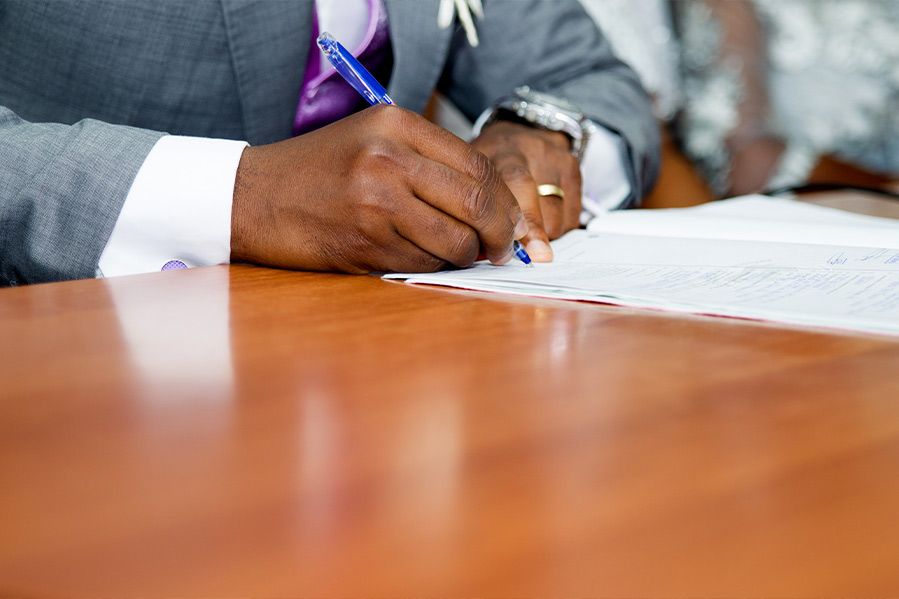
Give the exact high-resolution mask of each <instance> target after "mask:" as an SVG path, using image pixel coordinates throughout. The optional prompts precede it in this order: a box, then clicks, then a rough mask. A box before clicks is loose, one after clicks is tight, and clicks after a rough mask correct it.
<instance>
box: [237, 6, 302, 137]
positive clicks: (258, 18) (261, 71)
mask: <svg viewBox="0 0 899 599" xmlns="http://www.w3.org/2000/svg"><path fill="white" fill-rule="evenodd" d="M220 2H221V4H222V10H223V13H224V19H225V28H226V30H227V32H228V40H229V44H230V47H231V57H232V62H233V65H234V75H235V77H236V79H237V87H238V93H239V94H240V100H241V108H242V113H243V128H244V133H245V135H246V139H247V141H249V142H250V143H251V144H263V143H271V142H273V141H278V140H281V139H285V138H287V137H289V136H290V134H291V129H292V125H293V117H294V114H295V112H296V105H297V100H298V99H299V94H300V85H301V84H302V80H303V70H304V69H305V67H306V57H307V55H308V52H309V41H310V40H309V38H310V36H311V35H312V6H313V2H312V0H292V1H287V0H220Z"/></svg>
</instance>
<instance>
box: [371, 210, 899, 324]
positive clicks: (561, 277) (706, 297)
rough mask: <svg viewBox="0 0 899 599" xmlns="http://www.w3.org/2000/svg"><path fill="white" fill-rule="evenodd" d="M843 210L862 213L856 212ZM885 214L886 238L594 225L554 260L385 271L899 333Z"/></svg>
mask: <svg viewBox="0 0 899 599" xmlns="http://www.w3.org/2000/svg"><path fill="white" fill-rule="evenodd" d="M778 201H779V200H778ZM800 208H804V206H803V207H800ZM824 210H826V211H829V210H828V209H824ZM646 212H649V211H646ZM834 212H838V213H839V212H840V211H834ZM833 216H834V215H829V214H824V213H821V215H820V218H821V221H822V223H823V222H824V221H827V220H828V219H830V220H829V222H826V226H828V227H839V226H840V225H839V224H838V223H837V221H836V219H835V218H832V217H833ZM837 216H839V214H838V215H837ZM849 216H851V217H853V218H852V219H851V220H853V221H855V223H860V222H861V221H860V220H856V219H855V218H854V217H855V216H857V215H849ZM886 220H887V219H875V221H886ZM887 222H888V223H889V224H890V225H891V227H884V226H883V223H882V222H879V224H877V225H876V226H872V227H871V230H877V231H879V232H880V233H882V234H883V236H882V237H881V238H879V239H881V240H885V241H890V243H889V244H888V245H887V246H885V247H862V246H860V245H857V244H846V245H825V244H821V243H819V244H811V243H807V244H801V243H794V242H770V241H769V242H765V243H760V242H758V241H749V240H742V239H737V240H733V239H712V238H705V239H704V238H698V239H697V238H681V237H672V236H668V237H666V236H662V235H659V234H657V233H658V231H653V232H652V233H651V234H647V235H637V234H621V233H617V232H616V233H602V232H597V231H596V229H595V228H594V229H593V230H592V231H583V230H580V231H572V232H571V233H569V234H567V235H565V236H564V237H563V238H562V239H560V240H558V241H556V242H554V244H553V248H554V250H555V255H556V259H555V261H554V262H553V263H551V264H535V265H534V266H533V267H529V266H524V265H522V264H507V265H504V266H493V265H490V264H486V263H479V264H477V265H475V266H474V267H472V268H469V269H464V270H455V271H446V272H440V273H434V274H426V275H421V274H414V275H413V274H405V275H403V274H399V275H388V276H387V277H386V278H389V279H405V280H406V281H408V282H410V283H415V284H428V285H443V286H449V287H457V288H464V289H475V290H481V291H492V292H498V293H507V294H515V295H527V296H533V297H546V298H557V299H569V300H580V301H593V302H601V303H607V304H615V305H622V306H632V307H643V308H654V309H661V310H670V311H675V312H683V313H694V314H704V315H717V316H729V317H737V318H748V319H758V320H768V321H773V322H780V323H789V324H796V325H803V326H814V327H826V328H832V329H845V330H855V331H864V332H870V333H878V334H887V335H899V238H896V235H899V223H896V221H887ZM855 223H853V226H855ZM761 229H763V228H760V230H761ZM869 232H870V230H869ZM692 233H693V231H688V234H692ZM890 235H892V236H893V237H890ZM844 239H848V234H847V235H846V237H844Z"/></svg>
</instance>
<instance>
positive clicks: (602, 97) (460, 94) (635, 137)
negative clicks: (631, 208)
mask: <svg viewBox="0 0 899 599" xmlns="http://www.w3.org/2000/svg"><path fill="white" fill-rule="evenodd" d="M478 34H479V37H480V44H479V45H478V46H477V47H475V48H472V47H471V46H469V45H468V43H467V41H466V40H465V36H464V34H463V33H462V32H460V31H457V32H456V34H455V35H454V37H453V41H452V42H451V43H452V46H451V49H450V53H449V58H448V62H447V65H446V69H445V71H444V73H443V77H442V79H441V82H440V90H441V91H442V92H443V93H444V94H445V95H446V96H447V97H449V98H450V100H452V101H453V102H454V103H455V104H456V105H457V106H458V107H459V108H460V109H461V110H462V112H464V113H465V114H466V116H468V118H470V119H474V118H475V117H477V116H478V115H479V114H481V112H483V111H484V110H485V109H487V108H489V107H490V106H492V105H493V104H494V103H495V102H496V101H497V100H499V99H500V98H501V97H503V96H506V95H508V94H510V93H512V91H513V90H514V89H515V88H516V87H518V86H521V85H528V86H530V87H531V88H532V89H535V90H538V91H544V92H547V93H550V94H553V95H555V96H560V97H564V98H566V99H568V100H569V101H571V102H573V103H574V104H576V105H577V106H579V107H580V108H581V109H582V110H583V111H584V112H585V113H586V114H587V115H588V116H589V117H590V118H591V119H593V120H594V121H595V122H596V123H598V124H600V125H602V126H603V127H605V128H607V129H609V130H610V131H613V132H615V133H617V134H618V135H620V136H621V139H622V140H623V141H624V144H625V146H626V154H627V156H626V162H627V166H628V169H627V170H628V176H629V178H630V180H631V189H632V191H633V196H634V198H635V199H636V200H639V199H640V198H641V197H642V196H643V195H645V193H647V192H648V190H649V189H650V188H651V187H652V184H653V182H654V181H655V178H656V175H657V172H658V167H659V132H658V126H657V124H656V122H655V119H654V118H653V116H652V109H651V104H650V100H649V97H648V95H647V94H646V92H645V91H644V90H643V88H642V86H641V85H640V82H639V79H638V77H637V75H636V74H635V73H634V71H633V70H631V68H630V67H628V66H627V65H625V64H624V63H623V62H621V61H620V60H618V58H616V57H615V55H614V54H613V52H612V49H611V47H610V45H609V42H608V41H607V40H606V39H605V37H604V36H603V35H602V33H601V32H600V31H599V30H598V29H597V27H596V24H595V22H594V21H593V19H591V18H590V16H589V15H588V14H587V13H586V12H585V10H584V8H583V7H582V6H581V4H580V2H578V0H485V2H484V18H483V19H482V20H480V21H478Z"/></svg>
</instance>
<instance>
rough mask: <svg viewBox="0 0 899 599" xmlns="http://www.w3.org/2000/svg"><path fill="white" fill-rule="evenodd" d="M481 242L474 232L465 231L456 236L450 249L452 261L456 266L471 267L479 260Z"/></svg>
mask: <svg viewBox="0 0 899 599" xmlns="http://www.w3.org/2000/svg"><path fill="white" fill-rule="evenodd" d="M479 250H480V242H479V241H478V237H477V235H475V234H474V232H473V231H470V230H463V231H460V232H459V233H457V234H455V235H454V236H453V239H452V243H451V249H450V256H449V257H450V259H451V262H452V263H453V264H455V265H456V266H469V265H470V264H472V263H474V261H475V260H477V258H478V252H479Z"/></svg>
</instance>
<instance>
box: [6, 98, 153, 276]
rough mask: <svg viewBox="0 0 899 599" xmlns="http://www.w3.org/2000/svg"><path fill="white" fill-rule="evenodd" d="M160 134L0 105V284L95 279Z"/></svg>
mask: <svg viewBox="0 0 899 599" xmlns="http://www.w3.org/2000/svg"><path fill="white" fill-rule="evenodd" d="M162 135H163V134H162V133H159V132H155V131H147V130H143V129H135V128H132V127H124V126H117V125H109V124H106V123H101V122H98V121H95V120H90V119H87V120H83V121H80V122H78V123H75V124H74V125H60V124H49V123H29V122H27V121H25V120H23V119H21V118H19V117H18V116H17V115H16V114H15V113H13V112H12V111H11V110H9V109H7V108H5V107H2V106H0V285H17V284H25V283H35V282H42V281H58V280H63V279H74V278H86V277H93V276H94V275H95V272H96V269H97V263H98V260H99V258H100V254H101V253H102V251H103V249H104V247H105V246H106V242H107V240H108V239H109V236H110V234H111V232H112V230H113V227H114V226H115V223H116V220H117V219H118V216H119V212H120V210H121V206H122V204H123V202H124V201H125V197H126V196H127V194H128V189H129V188H130V186H131V183H132V181H133V180H134V177H135V175H136V174H137V172H138V170H140V167H141V165H142V164H143V162H144V159H145V158H146V156H147V154H149V153H150V150H151V149H152V148H153V145H154V144H155V143H156V141H157V140H158V139H159V138H160V137H161V136H162Z"/></svg>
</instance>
